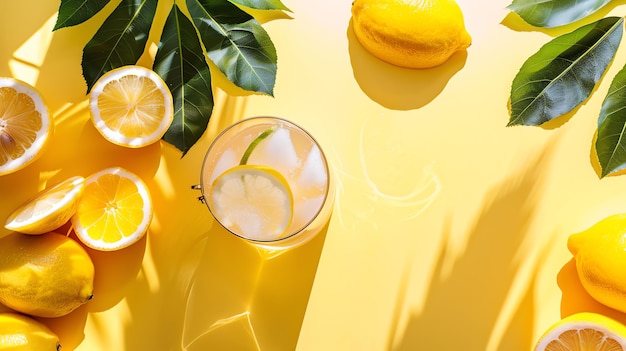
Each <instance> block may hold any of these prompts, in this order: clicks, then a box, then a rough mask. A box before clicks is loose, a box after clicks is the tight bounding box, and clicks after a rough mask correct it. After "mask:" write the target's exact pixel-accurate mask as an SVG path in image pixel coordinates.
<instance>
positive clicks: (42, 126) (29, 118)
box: [0, 78, 54, 175]
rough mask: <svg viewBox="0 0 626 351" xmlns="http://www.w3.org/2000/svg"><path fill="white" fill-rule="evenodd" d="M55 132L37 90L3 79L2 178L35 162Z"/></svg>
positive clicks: (0, 109) (0, 84)
mask: <svg viewBox="0 0 626 351" xmlns="http://www.w3.org/2000/svg"><path fill="white" fill-rule="evenodd" d="M53 128H54V122H53V120H52V116H51V115H50V113H49V111H48V107H47V106H46V104H45V102H44V100H43V98H42V97H41V94H39V92H38V91H37V90H36V89H35V88H33V87H32V86H30V85H29V84H27V83H24V82H21V81H19V80H16V79H13V78H0V175H3V174H9V173H13V172H16V171H18V170H20V169H22V168H24V167H26V166H27V165H29V164H31V163H32V162H34V161H35V160H36V159H37V158H38V157H39V156H40V155H41V153H42V151H43V150H44V147H45V145H47V144H48V141H49V140H50V135H51V134H52V131H53Z"/></svg>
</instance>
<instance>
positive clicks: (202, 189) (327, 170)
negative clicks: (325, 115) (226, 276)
mask: <svg viewBox="0 0 626 351" xmlns="http://www.w3.org/2000/svg"><path fill="white" fill-rule="evenodd" d="M261 120H268V121H270V122H279V123H285V124H288V125H290V126H292V127H294V128H295V129H297V130H299V131H300V132H302V133H304V135H305V136H306V137H308V138H310V139H311V141H312V142H313V144H314V145H315V146H317V148H318V150H319V151H320V155H321V157H322V162H323V164H324V170H325V173H326V178H327V180H326V186H325V188H324V199H323V201H322V204H321V206H320V207H319V209H318V210H317V211H316V212H315V214H314V215H313V216H311V219H310V220H308V221H306V222H305V223H304V224H303V225H302V227H300V228H298V229H296V230H294V231H293V232H291V233H289V234H288V235H285V236H281V237H279V238H276V239H266V240H263V239H253V238H249V237H246V236H245V235H243V234H240V233H237V232H235V231H233V230H231V229H229V228H228V227H226V226H225V225H224V224H222V222H221V221H220V220H219V218H218V216H216V214H215V213H214V212H213V211H212V210H211V205H210V201H209V200H208V196H209V195H210V194H209V193H208V192H205V190H206V191H208V190H209V189H210V188H211V186H210V185H209V186H207V187H205V184H204V175H205V169H206V165H207V160H208V159H209V154H210V153H211V151H212V150H213V149H214V148H215V147H216V146H217V143H218V142H219V140H220V139H221V138H222V137H224V135H226V134H227V133H228V132H230V131H232V130H233V129H234V128H236V127H239V126H241V125H242V124H245V123H251V122H255V121H261ZM330 182H331V175H330V167H329V165H328V159H327V158H326V154H325V153H324V150H323V149H322V147H321V145H320V144H319V142H318V141H317V139H315V137H313V135H311V133H309V132H308V131H307V130H306V129H304V128H302V127H301V126H300V125H298V124H297V123H294V122H292V121H290V120H288V119H286V118H282V117H275V116H253V117H247V118H244V119H241V120H239V121H237V122H234V123H232V124H231V125H229V126H228V127H226V128H224V129H223V130H222V131H221V132H220V133H218V134H217V135H216V136H215V138H214V139H213V141H212V142H211V144H210V145H209V147H208V149H207V151H206V154H205V155H204V159H203V161H202V168H201V170H200V192H201V193H202V198H203V199H204V201H203V202H204V204H205V205H206V207H207V209H208V210H209V212H210V213H211V215H212V216H213V218H214V219H215V221H217V222H218V223H219V225H220V226H221V227H222V228H224V229H225V230H226V231H228V232H229V233H231V234H233V235H236V236H238V237H240V238H242V239H244V240H247V241H250V242H253V243H259V244H267V243H277V242H281V241H285V240H287V239H290V238H294V237H296V236H297V235H298V234H300V233H302V232H304V231H306V229H307V228H308V227H309V226H310V225H311V224H312V223H313V222H314V221H315V220H316V219H317V218H318V217H319V215H320V214H321V213H322V211H323V210H324V208H325V207H326V205H327V203H328V200H329V195H330V189H331V184H330Z"/></svg>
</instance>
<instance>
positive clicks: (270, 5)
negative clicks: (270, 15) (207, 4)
mask: <svg viewBox="0 0 626 351" xmlns="http://www.w3.org/2000/svg"><path fill="white" fill-rule="evenodd" d="M230 2H232V3H235V4H239V5H242V6H246V7H249V8H252V9H258V10H283V11H291V10H289V9H288V8H287V6H285V5H284V4H283V3H282V2H280V0H230Z"/></svg>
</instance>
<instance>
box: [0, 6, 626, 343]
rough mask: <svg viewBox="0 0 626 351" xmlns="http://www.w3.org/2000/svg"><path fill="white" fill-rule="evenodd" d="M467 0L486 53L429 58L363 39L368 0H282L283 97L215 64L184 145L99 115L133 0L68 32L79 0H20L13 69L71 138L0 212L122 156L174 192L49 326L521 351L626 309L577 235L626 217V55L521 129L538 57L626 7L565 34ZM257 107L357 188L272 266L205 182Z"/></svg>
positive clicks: (165, 335)
mask: <svg viewBox="0 0 626 351" xmlns="http://www.w3.org/2000/svg"><path fill="white" fill-rule="evenodd" d="M458 2H459V5H460V6H461V8H462V10H463V12H464V15H465V21H466V27H467V29H468V31H469V33H470V34H471V35H472V37H473V42H472V45H471V47H470V48H469V49H468V50H467V51H466V52H465V53H459V54H457V55H455V56H453V58H452V59H451V60H450V61H449V62H447V63H446V64H444V65H443V66H440V67H437V68H434V69H429V70H409V69H403V68H398V67H394V66H390V65H388V64H386V63H383V62H381V61H379V60H377V59H375V58H373V57H372V56H371V55H369V54H368V53H367V52H365V51H364V50H363V48H362V47H361V46H360V45H359V43H358V42H357V41H356V40H355V37H354V35H353V33H352V29H351V27H350V17H351V14H350V6H351V0H341V1H338V0H318V1H296V0H284V3H285V5H287V6H288V7H289V8H290V9H291V10H292V11H293V12H292V13H289V14H287V15H284V14H282V13H269V14H268V13H265V14H261V17H260V18H261V19H262V20H263V22H264V27H265V28H266V30H267V31H268V32H269V34H270V36H271V38H272V40H273V42H274V44H275V46H276V49H277V51H278V56H279V61H278V62H279V64H278V76H277V81H276V87H275V96H274V97H273V98H272V97H268V96H262V95H256V94H249V93H247V92H244V91H242V90H241V89H238V88H236V87H234V86H233V85H232V84H230V83H229V82H227V81H226V80H225V79H224V78H223V77H220V76H219V74H218V73H217V72H214V83H215V92H214V93H215V102H216V105H215V109H214V114H213V117H212V119H211V122H210V125H209V129H208V130H207V132H206V134H205V135H204V136H203V138H202V140H201V141H200V142H199V143H198V144H196V145H195V146H194V147H193V148H192V150H191V151H190V152H189V153H188V154H187V155H186V156H185V157H183V158H181V154H180V152H179V151H177V150H176V149H175V148H173V147H172V146H170V145H168V144H165V143H158V144H155V145H152V146H149V147H146V148H144V149H139V150H131V149H124V148H122V147H118V146H115V145H112V144H110V143H108V142H106V141H104V139H103V138H102V137H101V136H100V135H99V134H98V133H97V131H96V130H95V128H94V127H93V125H92V124H91V122H90V120H89V115H88V112H87V109H86V108H87V105H86V95H85V94H86V86H85V83H84V81H83V79H82V74H81V66H80V63H81V57H82V48H83V46H84V44H85V43H86V42H87V41H88V40H89V39H90V37H91V36H92V35H93V33H94V32H95V30H96V29H97V27H98V26H99V24H100V23H101V22H102V20H103V19H104V16H105V14H106V13H109V12H110V11H111V10H112V9H113V7H114V6H115V5H116V3H117V2H116V1H114V2H112V4H109V5H108V6H107V7H106V8H105V10H104V11H103V14H101V15H99V16H97V17H95V18H93V19H91V20H89V21H88V22H87V23H84V24H82V25H80V26H77V27H73V28H65V29H61V30H58V31H56V32H55V33H52V32H51V29H52V26H53V25H54V21H55V19H56V11H57V9H58V5H59V1H38V0H21V1H15V0H5V1H2V2H1V4H0V32H1V33H4V34H3V35H2V36H0V63H1V64H0V75H1V76H13V77H16V78H19V79H22V80H24V81H27V82H29V83H31V84H33V85H35V86H36V87H37V88H38V89H39V90H40V92H41V93H42V94H43V96H44V97H45V99H46V100H47V102H48V104H49V106H50V109H51V111H52V113H53V114H54V118H55V123H56V131H55V134H54V138H53V140H52V143H51V146H50V147H49V148H48V149H47V150H46V151H45V153H44V154H43V156H42V157H41V158H40V159H39V160H38V161H37V162H35V163H34V164H32V165H30V166H29V167H27V168H26V169H24V170H22V171H20V172H17V173H14V174H11V175H6V176H2V177H0V200H1V201H0V219H2V218H6V216H8V214H9V213H10V212H11V211H12V210H13V209H14V208H15V207H16V206H18V205H19V204H20V203H22V202H23V201H25V200H26V199H28V198H29V197H31V196H32V195H33V194H34V193H36V192H37V191H38V190H40V189H42V188H44V187H45V186H46V184H53V183H57V182H59V181H61V180H63V179H65V178H68V177H70V176H74V175H81V176H88V175H89V174H91V173H93V172H95V171H98V170H100V169H103V168H105V167H111V166H122V167H126V168H128V169H129V170H131V171H133V172H135V173H137V174H139V175H140V176H141V177H142V178H143V179H144V180H145V181H146V182H147V183H148V185H149V187H150V190H151V192H152V196H153V198H154V206H155V216H154V221H153V223H152V225H151V227H150V230H149V232H148V235H147V236H146V237H145V238H144V239H142V240H141V241H140V242H138V243H137V244H135V245H133V246H131V247H129V248H127V249H124V250H121V251H118V252H95V251H89V253H90V254H91V255H92V257H93V259H94V262H95V265H96V282H95V296H96V297H95V299H94V300H93V301H90V302H89V303H88V304H86V305H84V306H82V307H81V308H79V309H78V310H76V311H75V312H73V313H71V314H70V315H68V316H65V317H62V318H58V319H48V320H44V319H42V320H43V321H44V322H45V323H46V324H47V325H49V326H50V328H52V329H53V330H54V331H55V332H57V333H58V334H59V335H60V337H61V341H62V343H63V346H64V347H63V350H65V351H66V350H89V351H94V350H182V349H188V350H257V349H261V350H294V349H296V350H302V351H308V350H313V351H317V350H507V351H517V350H520V351H522V350H529V349H531V348H532V346H533V345H534V343H535V342H536V340H537V339H538V337H539V336H540V335H541V333H543V331H544V330H545V329H547V328H548V327H549V326H550V325H551V324H552V323H554V322H556V321H557V320H559V319H560V318H561V317H564V316H567V315H570V314H572V313H575V312H578V311H597V312H602V313H605V314H607V315H610V316H613V317H615V318H617V319H619V320H622V321H626V316H625V315H623V314H621V313H618V312H615V311H613V310H610V309H608V308H605V307H603V306H601V305H599V304H598V303H596V302H594V301H593V300H592V299H591V298H590V297H589V296H588V295H587V294H586V293H585V292H584V290H583V289H582V287H581V286H580V283H579V281H578V278H577V276H576V271H575V267H574V266H573V264H572V261H571V254H570V253H569V252H568V251H567V247H566V241H567V237H568V235H569V234H571V233H574V232H579V231H582V230H584V229H586V228H588V227H589V226H591V225H592V224H594V223H595V222H597V221H599V220H600V219H602V218H604V217H606V216H609V215H611V214H614V213H619V212H624V211H626V200H625V198H626V196H625V194H626V178H623V177H620V176H618V177H608V178H606V179H603V180H600V179H599V177H598V175H597V171H596V169H597V166H595V165H594V161H593V157H592V155H593V146H592V144H593V137H594V132H595V128H596V123H597V116H598V114H599V110H600V106H601V103H602V100H603V97H604V96H605V95H606V92H607V90H608V85H609V84H610V81H611V79H612V77H613V76H614V75H615V74H616V73H617V72H618V71H619V69H621V68H622V67H623V66H624V64H625V63H626V49H624V48H620V49H619V50H618V53H617V55H616V57H615V61H614V62H613V64H612V65H611V66H610V67H609V69H608V72H607V74H606V76H605V77H604V79H603V80H602V81H601V82H600V84H599V85H598V88H597V89H596V91H594V93H593V95H592V96H591V98H590V99H589V100H588V101H586V102H585V103H584V104H583V105H582V106H581V107H579V108H578V109H576V110H575V111H574V113H570V114H569V115H567V116H564V117H563V118H560V120H559V121H557V123H551V125H549V126H548V127H544V128H538V127H509V128H507V127H505V126H506V124H507V122H508V117H509V115H508V110H507V102H508V96H509V92H510V86H511V82H512V80H513V78H514V76H515V74H516V73H517V71H518V69H519V67H521V65H522V63H523V62H524V61H525V60H526V58H528V57H529V56H530V55H531V54H533V53H535V52H536V51H537V50H538V49H539V48H540V47H541V46H542V45H543V44H545V43H546V42H548V41H549V40H550V39H552V38H553V37H554V36H556V35H559V34H562V33H565V32H567V31H570V30H572V29H574V28H575V27H576V26H577V25H580V24H581V23H587V22H590V21H592V20H596V19H599V18H600V17H603V16H606V15H609V14H611V15H618V16H619V15H623V13H624V10H625V8H624V6H623V4H624V1H617V2H612V3H611V5H609V6H608V7H606V8H605V9H603V10H601V11H600V12H599V13H598V14H596V15H594V16H593V17H592V18H589V19H586V20H584V21H582V22H580V23H578V24H576V26H569V27H565V28H557V29H551V30H541V29H536V28H533V27H531V26H529V25H526V24H525V23H524V22H522V21H521V20H520V19H519V17H517V16H515V15H513V14H511V13H510V12H509V11H508V10H506V6H507V5H509V3H510V2H508V1H503V0H497V1H494V0H459V1H458ZM170 5H171V2H168V1H162V2H161V4H160V6H161V7H160V8H161V10H163V9H165V10H167V9H169V7H170ZM164 15H165V13H164V11H160V13H159V17H158V18H157V22H156V23H155V25H154V28H155V30H156V29H158V28H160V27H161V26H162V23H163V22H164V18H165V17H164ZM158 35H159V33H157V32H155V33H152V36H151V39H152V40H156V38H158ZM154 51H155V44H154V43H152V44H151V46H150V50H149V51H148V53H147V54H146V55H145V56H144V57H143V58H142V59H141V60H140V64H143V65H146V66H150V65H151V58H152V57H153V55H154ZM255 115H274V116H279V117H283V118H287V119H290V120H292V121H294V122H296V123H298V124H300V125H302V126H303V127H305V128H306V129H307V130H309V131H310V132H311V133H312V134H313V135H314V136H316V138H317V139H318V141H319V142H320V143H321V145H322V147H323V149H324V150H325V152H326V154H327V157H328V158H329V161H330V162H331V167H332V168H333V171H334V176H335V179H336V181H337V194H336V195H337V197H336V202H335V206H334V212H333V216H332V218H331V221H330V223H329V224H328V227H327V230H325V231H324V232H323V233H322V234H321V235H320V236H318V237H317V238H316V239H315V240H314V241H312V242H310V243H308V244H307V245H305V246H303V247H300V248H297V249H295V250H292V251H289V252H287V253H284V254H282V255H280V256H277V257H275V258H272V259H266V258H263V257H261V256H260V255H259V254H258V253H257V252H256V251H255V250H254V249H253V248H251V247H250V246H248V245H246V244H245V243H243V242H242V241H241V240H238V239H237V238H233V237H232V236H229V235H228V234H226V233H225V232H224V231H223V230H221V229H220V228H219V227H218V226H217V225H216V224H215V223H214V222H213V220H212V219H211V217H210V215H209V212H208V211H207V209H206V208H205V207H204V205H202V204H200V203H199V202H198V201H197V199H196V197H197V196H198V195H199V193H198V192H196V191H193V190H191V189H190V186H191V185H193V184H197V183H198V182H199V176H200V166H201V163H202V159H203V156H204V153H205V151H206V149H207V147H208V145H209V144H210V142H211V141H212V139H213V138H214V137H215V135H216V134H217V133H218V132H219V131H221V130H222V129H223V128H224V127H226V126H227V125H229V124H231V123H232V122H234V121H237V120H240V119H242V118H246V117H250V116H255ZM0 234H2V235H4V234H6V231H4V230H0Z"/></svg>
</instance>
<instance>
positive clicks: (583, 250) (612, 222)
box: [567, 214, 626, 312]
mask: <svg viewBox="0 0 626 351" xmlns="http://www.w3.org/2000/svg"><path fill="white" fill-rule="evenodd" d="M567 247H568V249H569V251H570V252H571V253H572V254H573V255H574V259H575V260H576V270H577V271H578V276H579V278H580V282H581V284H582V286H583V287H584V288H585V290H586V291H587V292H588V293H589V295H591V297H593V298H594V299H595V300H596V301H598V302H600V303H602V304H604V305H606V306H608V307H611V308H613V309H616V310H618V311H621V312H626V214H616V215H612V216H609V217H607V218H605V219H603V220H601V221H599V222H597V223H596V224H594V225H593V226H591V227H590V228H588V229H586V230H585V231H582V232H580V233H576V234H572V235H570V237H569V239H568V241H567Z"/></svg>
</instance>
